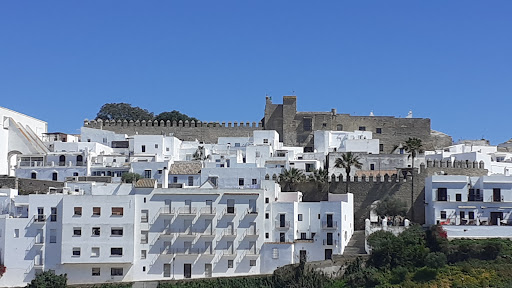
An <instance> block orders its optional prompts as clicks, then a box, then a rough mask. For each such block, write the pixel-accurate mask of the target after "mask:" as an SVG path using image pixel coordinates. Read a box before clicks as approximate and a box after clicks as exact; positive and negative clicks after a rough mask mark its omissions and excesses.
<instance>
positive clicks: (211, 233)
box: [197, 228, 216, 237]
mask: <svg viewBox="0 0 512 288" xmlns="http://www.w3.org/2000/svg"><path fill="white" fill-rule="evenodd" d="M197 233H198V234H199V236H201V237H215V235H216V234H215V229H211V228H207V229H205V230H203V231H199V232H197Z"/></svg>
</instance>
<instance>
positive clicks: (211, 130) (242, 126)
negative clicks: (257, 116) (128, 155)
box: [84, 119, 263, 143]
mask: <svg viewBox="0 0 512 288" xmlns="http://www.w3.org/2000/svg"><path fill="white" fill-rule="evenodd" d="M84 127H88V128H95V129H104V130H108V131H114V132H115V133H119V134H128V135H135V134H140V135H171V134H172V135H173V136H175V137H177V138H179V139H181V140H185V141H194V140H199V141H201V142H205V143H217V140H218V138H219V137H252V132H253V131H254V130H263V125H262V123H261V122H259V123H256V122H227V123H226V122H222V123H220V122H201V121H198V122H196V121H193V120H192V121H190V122H189V121H185V122H183V121H179V122H176V121H172V122H171V121H163V120H162V121H160V122H159V121H156V120H155V121H146V120H142V121H139V120H137V121H133V120H131V121H127V120H123V121H122V120H111V121H109V120H105V121H103V120H101V119H97V120H92V121H89V120H85V121H84Z"/></svg>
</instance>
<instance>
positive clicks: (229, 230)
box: [220, 228, 236, 238]
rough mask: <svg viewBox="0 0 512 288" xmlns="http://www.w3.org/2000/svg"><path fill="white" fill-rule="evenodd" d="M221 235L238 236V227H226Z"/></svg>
mask: <svg viewBox="0 0 512 288" xmlns="http://www.w3.org/2000/svg"><path fill="white" fill-rule="evenodd" d="M220 237H221V238H222V237H236V229H234V228H226V229H223V230H222V234H221V235H220Z"/></svg>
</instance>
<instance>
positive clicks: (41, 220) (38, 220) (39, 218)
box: [34, 214, 46, 224]
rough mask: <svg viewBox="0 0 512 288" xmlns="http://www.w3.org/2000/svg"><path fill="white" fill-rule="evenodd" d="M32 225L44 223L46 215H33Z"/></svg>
mask: <svg viewBox="0 0 512 288" xmlns="http://www.w3.org/2000/svg"><path fill="white" fill-rule="evenodd" d="M34 223H38V224H44V223H46V215H44V214H38V215H34Z"/></svg>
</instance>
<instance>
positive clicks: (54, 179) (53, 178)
mask: <svg viewBox="0 0 512 288" xmlns="http://www.w3.org/2000/svg"><path fill="white" fill-rule="evenodd" d="M57 176H58V174H57V172H53V174H52V180H53V181H57Z"/></svg>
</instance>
